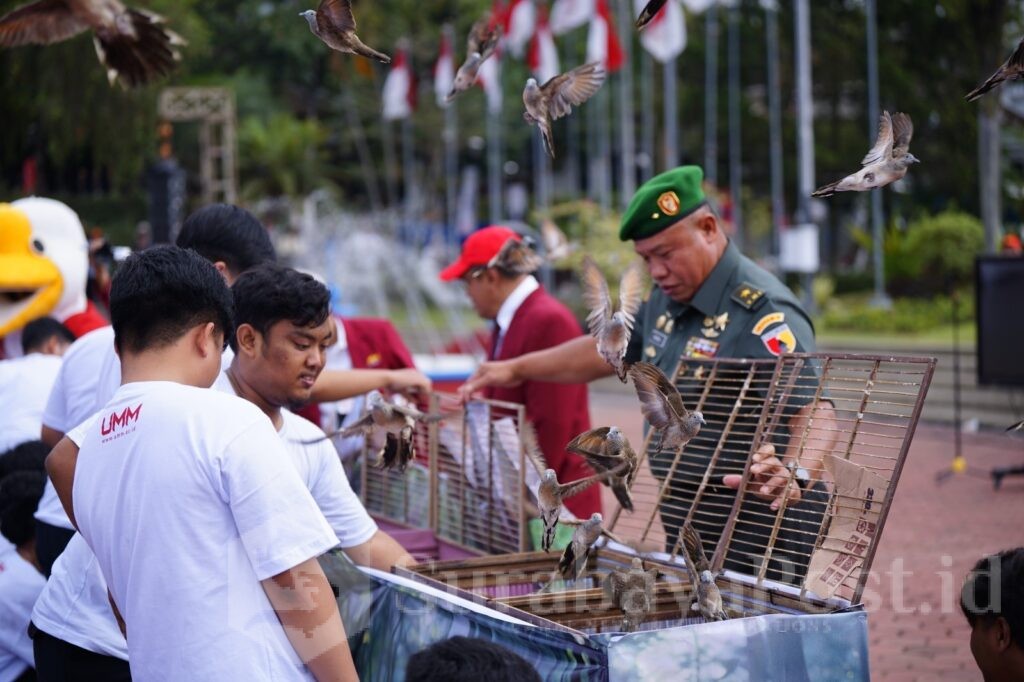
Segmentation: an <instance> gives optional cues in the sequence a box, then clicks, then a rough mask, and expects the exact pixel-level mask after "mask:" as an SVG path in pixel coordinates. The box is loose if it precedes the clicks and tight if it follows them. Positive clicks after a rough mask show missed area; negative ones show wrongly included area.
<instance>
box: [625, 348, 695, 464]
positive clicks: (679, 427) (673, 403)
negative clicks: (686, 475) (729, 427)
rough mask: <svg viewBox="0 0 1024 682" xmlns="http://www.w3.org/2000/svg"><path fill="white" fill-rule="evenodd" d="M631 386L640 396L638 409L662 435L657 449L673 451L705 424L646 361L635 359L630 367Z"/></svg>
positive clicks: (674, 388)
mask: <svg viewBox="0 0 1024 682" xmlns="http://www.w3.org/2000/svg"><path fill="white" fill-rule="evenodd" d="M629 375H630V376H631V377H633V387H634V388H636V395H637V397H638V398H640V411H641V412H643V414H644V418H645V419H646V420H647V421H648V423H650V425H651V427H652V428H653V429H654V430H655V431H657V432H658V433H659V434H660V435H661V442H660V443H659V444H658V448H657V451H658V452H660V451H661V450H662V449H663V448H670V449H672V450H675V449H677V448H681V447H683V446H684V445H686V444H687V443H689V442H690V439H691V438H693V437H694V436H696V435H697V434H698V433H700V427H701V426H704V425H705V424H707V422H705V421H704V415H703V414H701V413H700V412H698V411H696V410H694V411H692V412H691V411H690V410H687V409H686V406H685V405H683V397H682V396H681V395H679V391H678V390H677V389H676V387H675V386H674V385H673V384H672V382H671V381H669V378H668V377H667V376H665V373H664V372H662V371H661V370H660V369H658V368H657V367H656V366H654V365H652V364H650V363H649V362H638V363H636V364H635V365H633V366H632V367H630V368H629Z"/></svg>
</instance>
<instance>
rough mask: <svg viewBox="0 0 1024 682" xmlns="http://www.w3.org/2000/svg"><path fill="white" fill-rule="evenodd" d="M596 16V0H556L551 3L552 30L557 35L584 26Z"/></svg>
mask: <svg viewBox="0 0 1024 682" xmlns="http://www.w3.org/2000/svg"><path fill="white" fill-rule="evenodd" d="M593 16H594V0H555V1H554V2H553V3H552V4H551V32H552V33H554V34H555V35H556V36H560V35H562V34H563V33H566V32H568V31H571V30H572V29H574V28H576V27H578V26H584V25H586V24H587V23H588V22H589V21H590V18H591V17H593Z"/></svg>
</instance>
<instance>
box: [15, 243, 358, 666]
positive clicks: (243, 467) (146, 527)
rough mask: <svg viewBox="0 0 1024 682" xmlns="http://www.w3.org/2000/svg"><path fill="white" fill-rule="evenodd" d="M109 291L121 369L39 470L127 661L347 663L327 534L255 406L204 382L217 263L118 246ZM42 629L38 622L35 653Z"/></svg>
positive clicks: (214, 328)
mask: <svg viewBox="0 0 1024 682" xmlns="http://www.w3.org/2000/svg"><path fill="white" fill-rule="evenodd" d="M170 294H173V296H170ZM110 300H111V320H112V324H113V326H114V330H115V338H114V342H115V344H116V346H117V348H118V349H119V355H120V358H121V378H122V385H121V387H120V388H119V389H118V390H117V392H116V393H115V394H114V396H113V397H112V398H111V400H110V402H108V403H107V405H106V406H105V407H104V408H103V409H102V410H101V412H100V413H99V414H98V415H97V418H95V419H93V420H90V422H88V423H87V424H86V425H85V426H84V427H83V428H82V429H81V430H79V431H80V439H81V441H82V442H81V444H80V447H81V449H80V450H78V449H77V448H76V446H75V444H74V443H72V442H71V441H70V440H68V439H63V440H62V441H61V442H60V443H58V444H57V446H56V447H55V448H54V450H53V452H52V453H51V454H50V456H49V457H48V458H47V471H48V472H49V474H50V477H51V479H52V480H53V483H54V486H55V487H56V489H57V492H58V494H59V495H60V498H61V502H62V504H63V505H64V508H65V511H66V512H67V514H68V517H69V518H70V519H71V520H72V522H73V523H75V524H76V526H77V527H78V529H79V531H80V532H81V534H82V537H83V538H84V539H85V540H86V542H87V543H88V544H89V546H90V548H91V549H92V550H93V552H94V554H95V556H96V561H97V563H98V564H99V566H100V569H101V571H102V574H103V577H104V579H105V580H106V583H107V586H108V589H109V591H110V603H111V606H112V607H113V608H114V609H115V614H118V613H120V614H123V615H124V621H123V622H124V624H125V631H128V630H130V631H131V636H129V637H127V641H128V648H129V653H130V665H131V670H132V675H133V677H137V678H139V679H146V678H151V677H161V678H168V679H305V678H306V677H307V671H305V670H303V669H302V668H301V667H297V666H296V665H295V663H294V659H295V655H296V654H297V655H298V658H299V660H300V661H301V662H302V663H304V664H305V665H306V666H307V667H308V672H309V673H312V674H313V675H314V677H316V678H317V679H325V678H327V677H331V678H332V679H337V678H345V679H355V677H356V675H355V668H354V665H353V663H352V658H351V654H350V652H349V650H348V642H347V639H346V637H345V630H344V627H343V625H342V623H341V618H340V616H339V615H338V610H337V605H336V604H335V603H334V600H333V594H332V591H331V588H330V585H329V584H328V583H327V579H326V577H325V576H324V574H323V571H322V569H321V568H320V566H319V564H318V563H317V561H316V557H317V556H318V555H319V554H321V553H322V552H324V551H326V550H328V549H330V548H331V547H333V546H334V545H335V544H336V543H337V538H336V537H335V535H334V533H333V532H332V531H331V528H330V526H329V525H328V524H327V522H326V520H325V519H324V517H323V514H322V513H321V512H320V510H319V509H318V508H317V506H316V503H315V502H314V500H313V499H312V497H311V495H310V494H309V490H308V489H307V488H306V487H305V486H304V485H303V482H302V480H301V479H300V477H299V475H298V473H297V471H296V469H295V467H294V465H293V464H292V463H291V462H290V461H289V459H288V453H287V451H286V450H285V449H284V447H283V445H282V444H281V442H280V440H279V439H278V438H277V437H276V434H275V432H274V429H273V428H272V426H271V424H270V423H269V422H268V421H267V418H266V416H265V415H264V413H263V412H261V411H260V410H259V409H257V408H256V407H254V406H253V405H252V404H251V403H249V402H246V401H244V400H238V399H237V398H234V397H231V396H227V395H224V394H222V393H218V392H216V391H209V390H205V388H206V387H208V386H209V385H210V384H212V383H213V381H214V380H215V379H216V377H217V375H218V373H219V372H220V367H221V351H222V349H223V347H224V344H225V340H226V338H225V336H226V333H230V331H231V329H232V319H233V304H232V301H231V295H230V292H229V291H228V289H227V287H226V286H225V284H224V280H223V278H222V277H221V276H220V275H219V274H218V273H217V270H216V269H215V268H214V267H213V265H211V264H210V263H209V262H208V261H206V260H204V259H203V258H202V257H200V256H199V255H197V254H195V253H194V252H191V251H188V250H184V249H180V248H178V247H172V246H168V247H156V248H152V249H149V250H147V251H144V252H143V253H141V254H136V255H133V256H131V257H130V258H129V259H128V260H127V261H125V263H124V265H122V266H121V269H120V270H119V271H118V274H117V275H116V276H115V277H114V281H113V286H112V289H111V297H110ZM147 302H152V303H147ZM158 303H162V304H163V306H164V315H155V314H154V312H153V311H154V310H155V309H156V308H155V306H156V305H157V304H158ZM113 482H116V485H117V488H116V491H114V492H113V494H111V489H110V488H111V483H113ZM72 487H73V489H74V496H73V497H72ZM156 528H158V529H159V532H154V529H156ZM168 556H171V557H173V559H174V560H173V561H168ZM299 587H301V590H300V589H299ZM168 589H172V590H173V592H174V598H173V599H170V600H163V601H162V602H161V604H160V608H158V609H154V608H153V601H152V599H153V595H156V594H162V593H166V592H167V590H168ZM310 633H314V636H312V637H311V636H310ZM53 643H54V641H53V638H52V637H48V636H47V635H45V634H44V633H43V632H39V633H37V639H36V643H35V645H36V648H37V649H36V650H37V651H39V652H41V655H40V656H39V657H38V658H39V659H40V660H42V659H43V658H44V656H45V653H46V652H47V647H48V646H49V645H50V644H53ZM62 672H63V671H61V673H62ZM77 674H78V675H83V674H85V673H84V672H83V671H81V670H79V671H77Z"/></svg>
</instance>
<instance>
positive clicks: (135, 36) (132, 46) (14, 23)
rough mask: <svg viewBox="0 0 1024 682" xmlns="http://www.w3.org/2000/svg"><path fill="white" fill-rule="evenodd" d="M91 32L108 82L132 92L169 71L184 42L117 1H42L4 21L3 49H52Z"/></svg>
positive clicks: (152, 17)
mask: <svg viewBox="0 0 1024 682" xmlns="http://www.w3.org/2000/svg"><path fill="white" fill-rule="evenodd" d="M85 31H92V34H93V44H94V46H95V48H96V56H97V57H98V58H99V60H100V63H101V64H103V66H104V67H105V68H106V70H107V79H108V80H109V81H110V84H111V85H113V84H114V83H120V84H121V85H123V86H126V87H130V88H134V87H138V86H141V85H145V84H146V83H148V82H150V81H152V80H153V79H154V78H157V77H159V76H163V75H166V74H168V73H170V71H171V69H173V68H174V65H175V64H176V63H177V62H178V61H180V60H181V55H180V54H179V53H178V51H177V50H175V49H174V48H175V47H177V46H181V45H184V44H185V41H184V40H183V39H182V37H181V36H179V35H178V34H177V33H175V32H174V31H171V30H170V29H168V28H166V27H165V26H164V18H163V17H161V16H160V15H158V14H154V13H153V12H149V11H146V10H143V9H135V8H134V7H126V6H125V5H123V4H122V3H121V2H119V0H38V2H33V3H29V4H27V5H22V6H21V7H18V8H16V9H14V10H12V11H10V12H8V13H7V14H5V15H4V16H2V17H0V47H18V46H20V45H50V44H52V43H59V42H61V41H64V40H67V39H68V38H71V37H72V36H76V35H78V34H79V33H83V32H85Z"/></svg>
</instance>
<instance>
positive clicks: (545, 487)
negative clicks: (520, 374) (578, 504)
mask: <svg viewBox="0 0 1024 682" xmlns="http://www.w3.org/2000/svg"><path fill="white" fill-rule="evenodd" d="M519 438H520V439H521V440H522V442H523V448H524V450H525V451H526V456H527V457H529V458H530V459H531V460H532V461H533V462H534V466H536V467H537V470H538V471H541V472H542V473H541V477H540V488H538V490H537V503H538V506H539V507H540V518H541V521H542V522H543V523H544V535H543V536H542V537H541V543H540V546H541V549H543V550H544V551H545V552H549V551H551V543H552V542H554V540H555V526H556V525H557V524H558V519H559V517H560V516H561V514H562V501H563V500H565V499H566V498H568V497H572V496H573V495H578V494H579V493H581V492H583V491H584V490H586V489H587V488H589V487H590V486H592V485H594V484H595V483H597V482H598V481H602V480H604V479H607V478H608V477H609V476H612V475H614V474H615V473H616V472H615V471H606V472H604V473H600V474H595V475H594V476H588V477H586V478H581V479H579V480H576V481H571V482H569V483H559V482H558V475H557V474H556V473H555V470H554V469H547V468H543V469H542V468H541V467H542V465H543V462H544V454H543V453H542V452H541V450H540V445H538V443H537V434H536V432H534V430H533V427H532V426H531V425H530V423H529V422H525V421H524V422H523V423H522V425H521V426H520V428H519Z"/></svg>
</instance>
